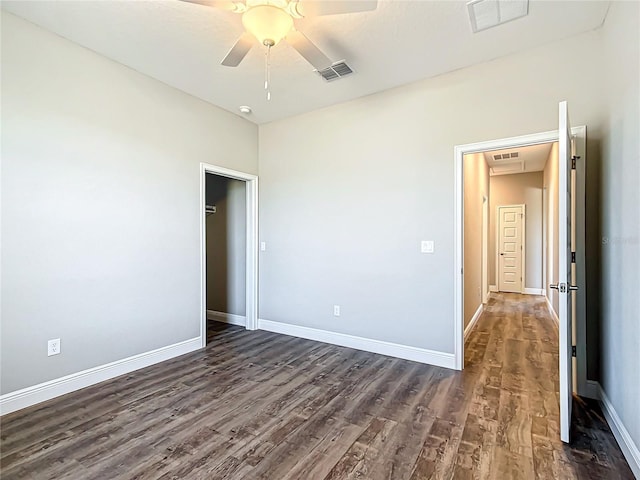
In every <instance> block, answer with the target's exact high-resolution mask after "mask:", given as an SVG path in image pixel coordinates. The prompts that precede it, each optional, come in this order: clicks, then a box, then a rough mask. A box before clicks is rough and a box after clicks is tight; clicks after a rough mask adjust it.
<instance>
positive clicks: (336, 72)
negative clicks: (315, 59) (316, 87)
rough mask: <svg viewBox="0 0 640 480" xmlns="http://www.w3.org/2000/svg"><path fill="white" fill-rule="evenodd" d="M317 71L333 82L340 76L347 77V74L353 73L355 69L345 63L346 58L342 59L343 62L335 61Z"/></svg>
mask: <svg viewBox="0 0 640 480" xmlns="http://www.w3.org/2000/svg"><path fill="white" fill-rule="evenodd" d="M316 72H318V73H319V74H320V76H321V77H322V78H324V79H325V80H326V81H327V82H332V81H334V80H338V79H339V78H342V77H346V76H347V75H351V74H352V73H353V70H352V69H351V67H350V66H349V65H347V64H346V63H345V61H344V60H342V61H341V62H336V63H334V64H333V65H331V66H330V67H327V68H323V69H322V70H316Z"/></svg>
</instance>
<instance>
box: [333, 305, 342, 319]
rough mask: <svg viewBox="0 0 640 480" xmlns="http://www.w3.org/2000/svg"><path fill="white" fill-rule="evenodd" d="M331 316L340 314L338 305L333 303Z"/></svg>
mask: <svg viewBox="0 0 640 480" xmlns="http://www.w3.org/2000/svg"><path fill="white" fill-rule="evenodd" d="M333 316H334V317H339V316H340V305H334V306H333Z"/></svg>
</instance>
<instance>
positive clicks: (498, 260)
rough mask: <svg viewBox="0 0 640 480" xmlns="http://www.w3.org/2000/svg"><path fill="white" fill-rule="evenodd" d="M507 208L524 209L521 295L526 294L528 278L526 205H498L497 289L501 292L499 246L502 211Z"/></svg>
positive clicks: (521, 250)
mask: <svg viewBox="0 0 640 480" xmlns="http://www.w3.org/2000/svg"><path fill="white" fill-rule="evenodd" d="M507 207H522V223H521V226H522V231H521V232H520V234H521V235H522V248H521V249H520V273H521V275H522V280H521V281H520V293H524V284H525V279H526V278H527V277H526V272H527V269H526V260H525V259H526V257H527V255H526V253H527V250H526V248H527V239H526V235H527V226H526V225H525V219H526V218H527V206H526V205H525V204H524V203H517V204H513V205H497V206H496V219H497V220H498V221H497V222H496V287H497V289H498V291H499V292H500V291H501V290H500V254H499V253H498V250H500V249H499V248H498V244H499V243H500V218H501V217H500V209H501V208H507Z"/></svg>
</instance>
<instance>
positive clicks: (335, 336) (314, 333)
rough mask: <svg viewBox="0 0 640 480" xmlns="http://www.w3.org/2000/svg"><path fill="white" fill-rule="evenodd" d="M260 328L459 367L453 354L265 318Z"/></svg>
mask: <svg viewBox="0 0 640 480" xmlns="http://www.w3.org/2000/svg"><path fill="white" fill-rule="evenodd" d="M258 329H260V330H267V331H269V332H274V333H282V334H284V335H291V336H294V337H300V338H306V339H308V340H315V341H317V342H324V343H330V344H332V345H339V346H341V347H349V348H355V349H356V350H364V351H365V352H372V353H379V354H382V355H389V356H390V357H397V358H404V359H405V360H412V361H414V362H420V363H426V364H429V365H435V366H438V367H445V368H451V369H453V368H455V356H454V354H453V353H443V352H436V351H433V350H427V349H424V348H418V347H410V346H407V345H400V344H397V343H391V342H384V341H382V340H373V339H370V338H363V337H356V336H354V335H347V334H345V333H336V332H329V331H327V330H319V329H316V328H309V327H301V326H298V325H291V324H288V323H281V322H274V321H271V320H264V319H262V318H261V319H259V320H258Z"/></svg>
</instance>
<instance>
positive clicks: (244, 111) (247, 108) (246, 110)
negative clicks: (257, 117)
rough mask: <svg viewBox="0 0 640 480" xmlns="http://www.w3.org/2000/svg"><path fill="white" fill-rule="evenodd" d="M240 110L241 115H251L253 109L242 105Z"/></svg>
mask: <svg viewBox="0 0 640 480" xmlns="http://www.w3.org/2000/svg"><path fill="white" fill-rule="evenodd" d="M238 110H240V113H244V114H245V115H249V114H250V113H251V107H248V106H247V105H242V106H241V107H239V108H238Z"/></svg>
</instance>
